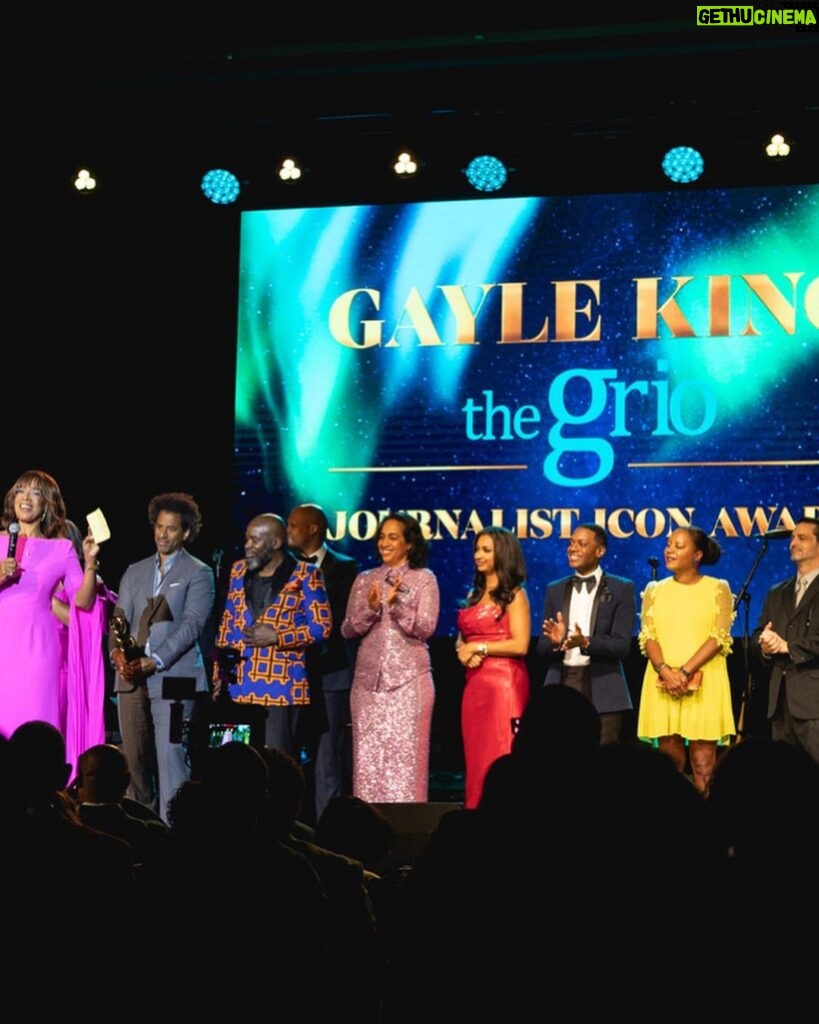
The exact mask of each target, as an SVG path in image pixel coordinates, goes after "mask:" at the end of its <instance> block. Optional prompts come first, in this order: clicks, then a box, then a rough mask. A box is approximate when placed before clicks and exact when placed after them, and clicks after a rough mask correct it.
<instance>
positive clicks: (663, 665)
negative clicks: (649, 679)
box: [654, 661, 668, 675]
mask: <svg viewBox="0 0 819 1024" xmlns="http://www.w3.org/2000/svg"><path fill="white" fill-rule="evenodd" d="M664 668H668V665H666V663H665V662H664V661H661V662H660V664H659V665H655V666H654V671H655V672H656V673H657V675H659V674H660V673H661V672H662V670H663V669H664Z"/></svg>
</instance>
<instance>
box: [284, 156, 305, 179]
mask: <svg viewBox="0 0 819 1024" xmlns="http://www.w3.org/2000/svg"><path fill="white" fill-rule="evenodd" d="M279 177H280V178H281V180H282V181H283V182H285V183H286V184H288V185H292V183H293V182H294V181H298V180H299V178H300V177H301V167H299V165H298V164H297V163H296V161H295V160H293V159H292V158H291V157H288V158H287V159H286V160H282V165H281V167H280V168H279Z"/></svg>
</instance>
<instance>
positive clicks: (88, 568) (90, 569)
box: [84, 565, 99, 572]
mask: <svg viewBox="0 0 819 1024" xmlns="http://www.w3.org/2000/svg"><path fill="white" fill-rule="evenodd" d="M97 569H99V566H98V565H86V567H85V570H84V571H85V572H96V571H97Z"/></svg>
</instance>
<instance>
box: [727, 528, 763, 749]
mask: <svg viewBox="0 0 819 1024" xmlns="http://www.w3.org/2000/svg"><path fill="white" fill-rule="evenodd" d="M768 543H769V538H768V537H766V536H765V534H763V535H762V544H761V546H760V548H759V551H758V553H757V556H756V558H755V559H754V562H753V565H752V566H751V568H750V569H749V571H748V575H747V576H746V577H745V582H744V583H743V584H742V586H741V587H740V588H739V593H738V594H737V596H736V597H735V598H734V611H735V612H736V610H737V608H738V607H739V603H740V601H743V602H744V603H745V627H744V630H743V634H742V657H743V659H744V660H743V667H744V669H745V686H744V687H743V688H742V700H741V702H740V706H739V716H738V721H737V739H736V742H737V743H739V742H740V741H741V739H742V735H743V729H744V726H745V712H746V709H747V707H748V706H749V705H750V702H751V695H752V693H753V676H752V674H751V670H750V667H749V666H750V660H749V656H748V651H749V641H750V637H749V635H748V630H749V623H748V618H749V610H750V603H751V597H750V594H749V593H748V587H749V586H750V584H751V580H752V579H753V578H754V575H755V574H756V570H757V569H758V568H759V563H760V562H761V561H762V559H763V558H764V557H765V552H766V551H767V550H768Z"/></svg>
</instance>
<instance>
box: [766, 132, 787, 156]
mask: <svg viewBox="0 0 819 1024" xmlns="http://www.w3.org/2000/svg"><path fill="white" fill-rule="evenodd" d="M790 151H791V147H790V145H789V144H788V143H787V142H785V136H784V135H778V134H777V135H772V136H771V141H770V142H769V143H768V145H767V146H766V147H765V152H766V153H767V154H768V156H787V155H788V153H790Z"/></svg>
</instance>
